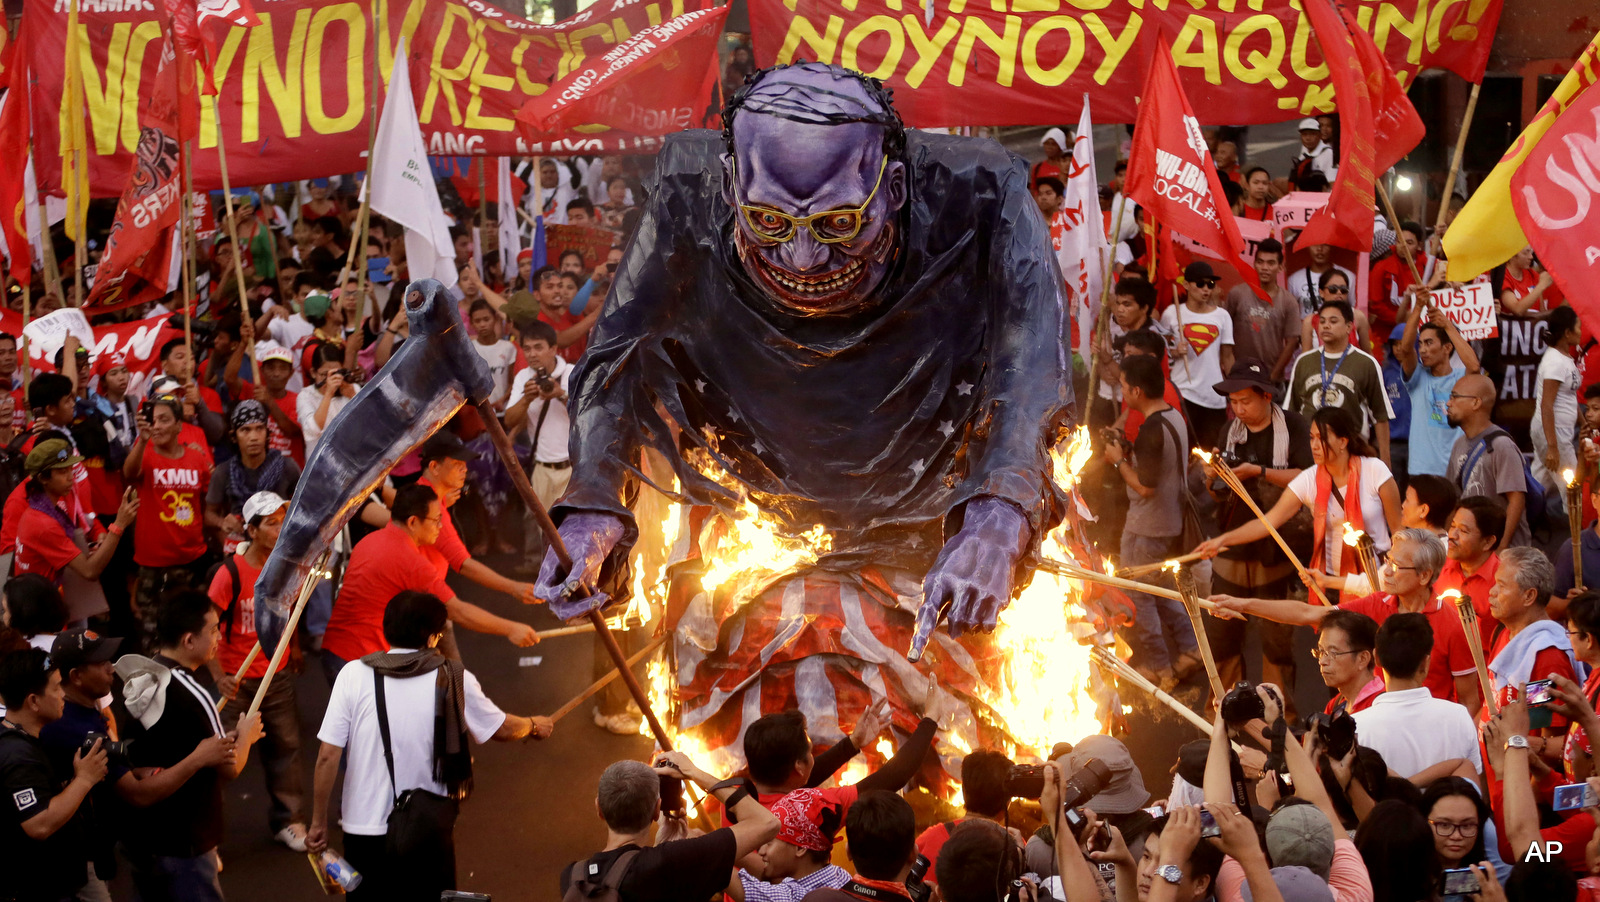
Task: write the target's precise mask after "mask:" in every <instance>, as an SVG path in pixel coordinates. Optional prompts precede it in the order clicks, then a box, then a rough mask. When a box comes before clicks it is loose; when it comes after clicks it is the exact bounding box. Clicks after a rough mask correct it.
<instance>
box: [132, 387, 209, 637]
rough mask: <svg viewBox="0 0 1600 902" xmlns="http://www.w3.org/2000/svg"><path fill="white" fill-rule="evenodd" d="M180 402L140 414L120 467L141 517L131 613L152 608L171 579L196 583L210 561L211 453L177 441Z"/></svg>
mask: <svg viewBox="0 0 1600 902" xmlns="http://www.w3.org/2000/svg"><path fill="white" fill-rule="evenodd" d="M182 423H183V408H182V406H181V405H180V402H178V401H176V400H174V399H171V398H167V397H161V398H157V399H155V400H153V401H150V402H147V404H146V406H145V408H144V409H142V410H140V411H139V437H138V438H137V439H135V440H134V443H133V450H131V451H129V452H128V459H127V461H126V462H124V463H123V465H122V475H123V478H125V479H127V480H128V481H129V482H131V483H133V484H135V485H137V486H138V487H139V497H140V498H142V499H144V501H145V502H146V507H145V510H144V516H142V517H139V518H138V520H137V521H135V524H134V550H133V560H134V563H136V564H138V565H139V588H138V592H137V595H136V596H135V602H134V604H135V609H136V611H148V610H151V609H152V606H153V605H154V604H155V602H156V600H157V599H158V598H160V597H161V594H162V593H163V592H165V591H166V590H167V589H168V588H171V587H175V586H176V585H178V584H177V583H174V582H173V580H174V578H175V577H181V578H186V580H187V584H188V585H190V586H197V585H200V583H201V580H202V579H203V578H204V577H205V571H206V565H207V564H208V563H210V561H209V556H210V555H209V550H208V548H207V547H206V534H205V517H204V516H203V515H202V512H203V511H204V504H203V502H204V495H205V487H206V484H207V483H208V481H209V480H210V479H211V459H210V455H208V454H205V453H202V452H200V451H197V450H196V449H194V448H193V447H190V446H189V445H185V444H183V443H182V442H180V441H179V440H178V436H179V427H180V426H181V425H182Z"/></svg>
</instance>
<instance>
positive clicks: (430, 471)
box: [417, 429, 537, 604]
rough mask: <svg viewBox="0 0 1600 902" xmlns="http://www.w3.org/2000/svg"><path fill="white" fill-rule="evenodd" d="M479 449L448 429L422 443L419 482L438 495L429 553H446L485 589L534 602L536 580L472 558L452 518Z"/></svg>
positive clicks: (453, 564)
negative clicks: (502, 572) (435, 532)
mask: <svg viewBox="0 0 1600 902" xmlns="http://www.w3.org/2000/svg"><path fill="white" fill-rule="evenodd" d="M477 459H478V452H476V451H473V450H471V449H470V448H468V447H467V446H466V445H465V444H463V443H462V441H461V439H459V438H457V437H456V434H455V433H453V432H451V431H450V430H448V429H443V430H440V431H439V432H437V433H434V435H433V437H432V438H430V439H428V440H427V441H426V442H424V443H423V445H422V477H421V478H420V479H418V480H417V485H425V486H429V487H431V488H432V489H433V491H434V494H435V495H437V496H439V510H440V512H441V517H442V519H441V521H440V523H439V538H437V539H435V540H434V543H433V545H432V547H431V549H430V553H437V554H440V555H443V557H444V560H445V563H447V564H449V566H450V569H451V570H455V571H457V572H458V573H460V574H461V575H462V576H465V577H466V578H467V579H470V580H472V581H473V582H475V583H477V584H478V585H480V586H483V587H484V588H486V589H490V590H492V591H495V592H504V593H505V594H507V595H510V596H511V597H512V598H515V599H517V600H518V601H520V602H522V603H523V604H534V603H536V602H537V599H535V598H534V597H533V584H532V583H524V582H518V581H517V580H514V579H508V578H507V577H504V576H501V575H500V574H498V573H496V572H494V571H493V570H490V569H489V568H488V567H486V566H484V565H483V564H482V563H480V562H478V561H477V560H475V559H473V557H472V555H471V554H470V553H468V551H467V546H466V544H465V543H464V542H462V541H461V536H460V534H459V533H457V532H456V527H455V524H454V523H452V522H451V520H450V507H451V506H452V505H454V504H455V503H456V502H457V501H458V500H460V498H461V490H462V489H463V488H464V487H465V486H466V484H467V461H469V460H477Z"/></svg>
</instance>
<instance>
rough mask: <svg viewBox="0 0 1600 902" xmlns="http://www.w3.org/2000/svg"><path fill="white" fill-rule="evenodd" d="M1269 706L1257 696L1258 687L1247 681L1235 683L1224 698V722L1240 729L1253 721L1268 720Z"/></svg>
mask: <svg viewBox="0 0 1600 902" xmlns="http://www.w3.org/2000/svg"><path fill="white" fill-rule="evenodd" d="M1266 718H1267V704H1266V702H1263V701H1262V700H1261V696H1259V695H1257V694H1256V687H1254V686H1252V685H1250V684H1249V683H1248V682H1247V681H1245V680H1240V681H1239V682H1237V683H1235V684H1234V686H1233V688H1232V689H1230V690H1228V694H1227V695H1224V696H1223V697H1222V721H1223V723H1226V724H1227V725H1228V726H1230V727H1240V726H1244V725H1245V724H1247V723H1249V722H1250V721H1252V720H1266Z"/></svg>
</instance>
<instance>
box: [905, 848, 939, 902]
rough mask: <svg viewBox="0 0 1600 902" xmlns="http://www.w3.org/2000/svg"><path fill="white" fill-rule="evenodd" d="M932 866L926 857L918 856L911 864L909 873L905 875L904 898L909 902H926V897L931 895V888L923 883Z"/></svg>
mask: <svg viewBox="0 0 1600 902" xmlns="http://www.w3.org/2000/svg"><path fill="white" fill-rule="evenodd" d="M932 864H933V863H932V862H930V861H929V860H928V856H926V855H918V856H917V860H916V861H913V862H912V863H911V873H909V874H907V875H906V896H907V897H908V898H910V899H911V902H928V897H930V896H932V895H933V887H931V886H929V885H928V884H926V883H924V882H923V878H924V877H926V876H927V875H928V868H929V867H931V866H932Z"/></svg>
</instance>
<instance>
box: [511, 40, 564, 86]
mask: <svg viewBox="0 0 1600 902" xmlns="http://www.w3.org/2000/svg"><path fill="white" fill-rule="evenodd" d="M534 43H539V44H545V45H547V46H549V47H555V46H556V42H555V41H552V40H550V39H549V38H547V37H545V36H543V35H529V36H527V37H524V38H523V39H522V40H520V41H518V42H517V46H516V47H514V48H512V50H511V68H512V69H514V70H515V71H516V73H517V87H518V88H519V89H520V90H521V91H522V93H524V94H527V95H528V96H530V97H538V96H539V95H540V94H543V93H544V92H545V91H548V90H549V89H550V86H549V85H546V84H540V83H539V82H536V81H533V80H532V79H530V78H528V73H527V72H526V71H525V70H524V69H523V68H522V58H523V56H525V55H526V54H527V52H528V47H529V46H530V45H531V44H534Z"/></svg>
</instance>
